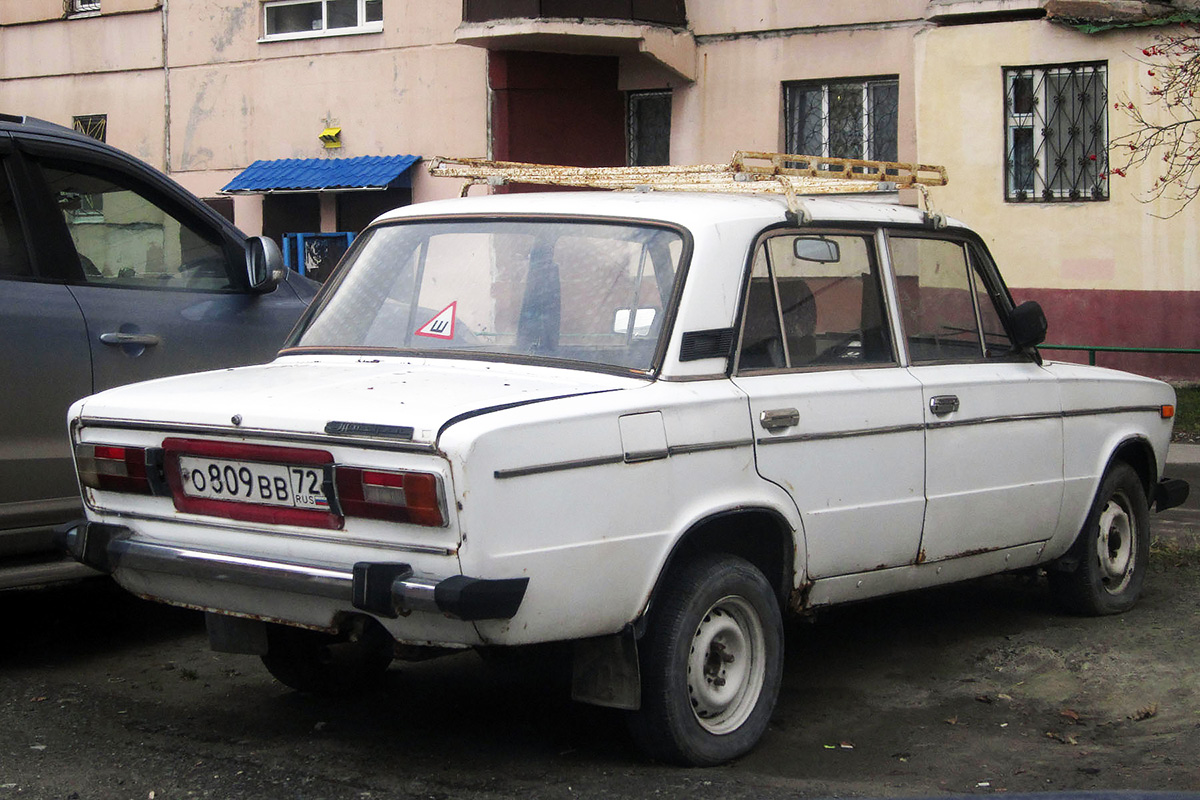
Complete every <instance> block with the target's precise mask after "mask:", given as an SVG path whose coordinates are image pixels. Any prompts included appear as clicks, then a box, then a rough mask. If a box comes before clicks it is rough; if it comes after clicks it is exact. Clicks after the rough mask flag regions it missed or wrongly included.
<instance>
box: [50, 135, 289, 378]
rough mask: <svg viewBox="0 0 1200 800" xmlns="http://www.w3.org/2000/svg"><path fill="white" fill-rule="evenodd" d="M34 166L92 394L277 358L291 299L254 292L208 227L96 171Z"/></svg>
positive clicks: (142, 189)
mask: <svg viewBox="0 0 1200 800" xmlns="http://www.w3.org/2000/svg"><path fill="white" fill-rule="evenodd" d="M36 165H37V168H36V170H35V174H36V175H37V176H38V177H39V178H40V185H41V186H42V188H43V190H44V192H45V194H46V195H47V196H48V197H49V203H50V204H51V205H52V207H54V208H56V209H57V211H58V213H59V215H60V217H61V223H62V224H64V225H65V231H66V233H67V234H68V235H67V236H64V237H62V238H63V239H64V240H65V242H66V244H65V248H64V249H63V250H62V251H60V253H59V258H60V260H61V261H63V262H64V263H65V266H63V274H64V276H65V279H66V282H67V283H68V285H69V289H70V292H71V295H72V296H73V297H74V301H75V302H76V303H77V304H78V307H79V309H80V310H82V312H83V317H84V319H85V320H86V324H87V327H88V333H89V337H88V339H89V342H90V346H91V357H92V389H93V391H100V390H102V389H107V388H109V387H112V386H118V385H121V384H125V383H132V382H134V381H140V380H147V379H149V378H156V377H161V376H164V375H174V374H179V373H183V372H192V371H198V370H204V369H213V368H215V367H221V366H227V365H230V364H244V363H253V362H265V361H269V360H271V359H272V358H273V357H274V355H275V353H276V352H277V351H278V350H279V348H280V347H281V346H282V344H283V340H284V338H285V336H286V334H287V332H288V330H289V329H290V323H291V322H292V320H294V318H295V317H296V315H297V307H298V303H297V301H296V298H295V296H294V295H292V294H291V293H290V292H289V291H286V290H284V291H280V290H276V291H275V292H272V293H270V294H266V295H257V294H254V293H252V292H250V291H249V289H248V288H247V287H246V286H245V285H244V284H245V279H244V278H243V277H242V275H241V272H240V271H241V270H243V269H244V267H243V266H242V263H241V262H240V261H239V260H238V258H239V257H240V256H241V255H242V254H241V251H240V249H237V248H234V247H233V246H232V245H231V243H230V242H229V241H228V240H227V239H226V238H225V237H223V236H222V234H221V232H220V231H219V230H218V229H217V228H216V226H213V225H211V224H207V223H206V221H205V220H202V219H199V218H194V217H192V216H191V215H190V214H189V213H188V212H187V210H186V209H184V208H180V207H177V206H175V205H174V204H173V203H171V202H169V201H168V200H166V199H165V198H162V197H159V196H158V195H157V194H156V193H155V191H154V188H153V187H151V186H146V185H143V184H142V183H141V182H140V181H138V180H136V179H135V178H132V177H130V176H128V175H124V174H121V173H119V172H117V171H115V170H112V169H109V168H106V167H104V166H101V165H88V164H83V163H81V162H78V161H70V162H67V161H61V162H60V161H56V160H54V159H50V158H41V159H37V160H36Z"/></svg>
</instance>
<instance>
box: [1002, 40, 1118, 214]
mask: <svg viewBox="0 0 1200 800" xmlns="http://www.w3.org/2000/svg"><path fill="white" fill-rule="evenodd" d="M1004 109H1005V123H1004V127H1005V158H1004V163H1005V181H1004V184H1005V199H1007V200H1009V201H1010V202H1015V203H1020V202H1043V203H1051V202H1075V201H1083V200H1107V199H1108V69H1107V66H1106V65H1105V64H1104V63H1096V64H1063V65H1058V66H1049V67H1009V68H1006V69H1005V70H1004Z"/></svg>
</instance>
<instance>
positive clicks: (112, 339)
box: [100, 333, 162, 347]
mask: <svg viewBox="0 0 1200 800" xmlns="http://www.w3.org/2000/svg"><path fill="white" fill-rule="evenodd" d="M100 341H102V342H104V343H105V344H110V345H112V346H113V347H120V346H122V345H127V344H139V345H141V346H143V347H153V346H154V345H156V344H159V343H160V342H162V339H160V338H159V337H158V336H157V335H156V334H153V333H102V334H100Z"/></svg>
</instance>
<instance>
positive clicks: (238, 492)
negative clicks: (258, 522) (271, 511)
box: [179, 455, 329, 511]
mask: <svg viewBox="0 0 1200 800" xmlns="http://www.w3.org/2000/svg"><path fill="white" fill-rule="evenodd" d="M179 473H180V479H181V485H182V487H183V493H184V495H186V496H187V497H202V498H205V499H209V500H227V501H232V502H236V503H255V504H258V505H268V506H284V507H287V508H307V509H313V510H317V511H328V510H329V499H328V498H327V497H326V496H325V488H324V483H325V470H324V468H322V467H319V466H298V465H291V464H265V463H261V462H256V461H235V460H231V459H224V458H198V457H196V456H185V455H180V456H179Z"/></svg>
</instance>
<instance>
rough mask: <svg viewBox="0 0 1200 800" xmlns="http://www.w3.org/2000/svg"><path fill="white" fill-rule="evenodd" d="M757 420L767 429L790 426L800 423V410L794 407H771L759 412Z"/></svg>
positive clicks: (773, 429)
mask: <svg viewBox="0 0 1200 800" xmlns="http://www.w3.org/2000/svg"><path fill="white" fill-rule="evenodd" d="M758 422H759V424H760V425H762V426H763V427H764V428H766V429H767V430H769V431H777V430H780V429H782V428H791V427H794V426H796V425H799V424H800V412H799V411H797V410H796V409H794V408H773V409H771V410H770V411H764V412H762V413H761V414H759V415H758Z"/></svg>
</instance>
